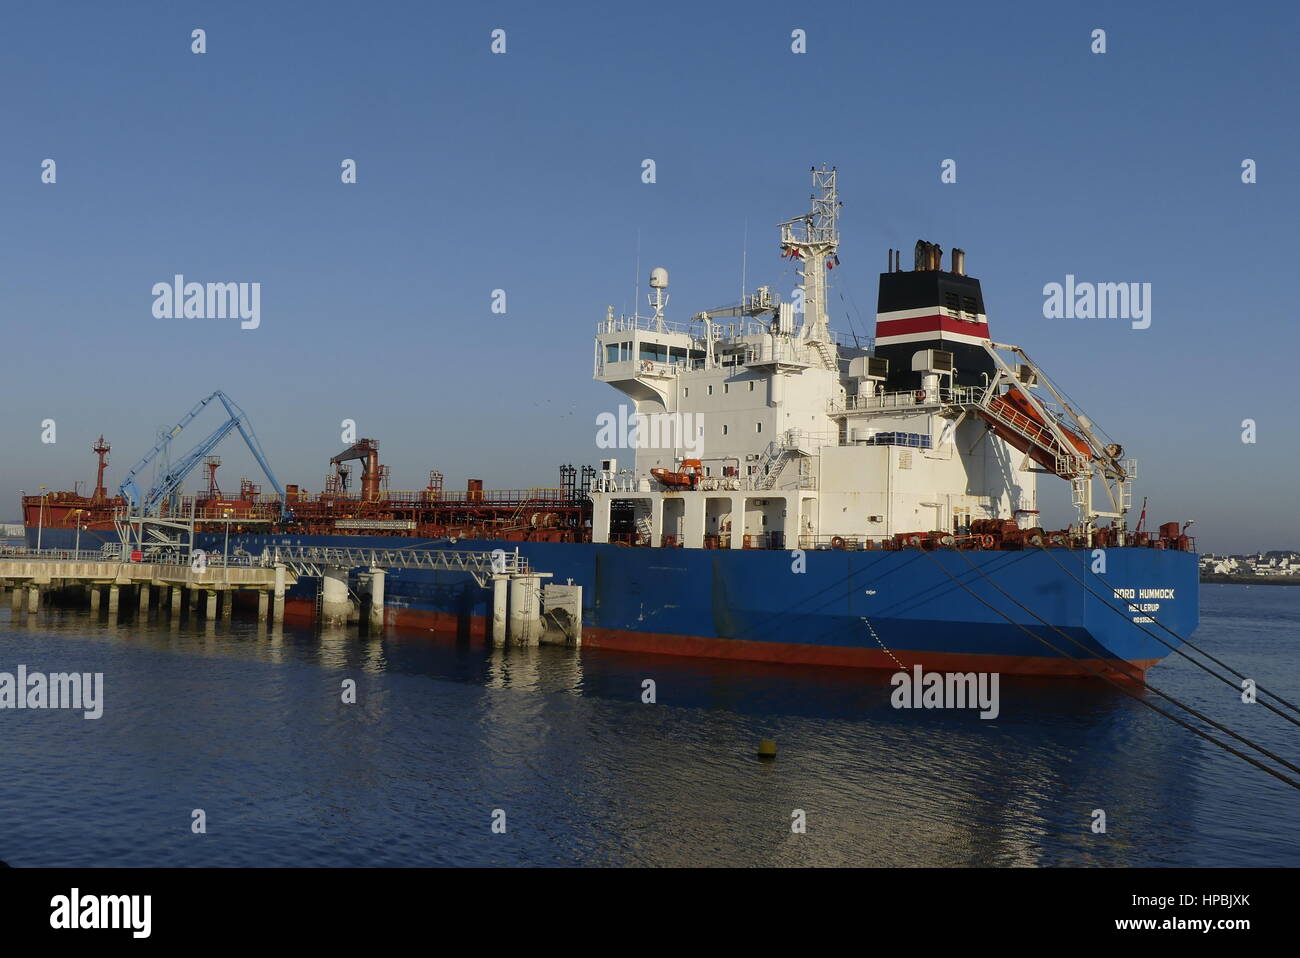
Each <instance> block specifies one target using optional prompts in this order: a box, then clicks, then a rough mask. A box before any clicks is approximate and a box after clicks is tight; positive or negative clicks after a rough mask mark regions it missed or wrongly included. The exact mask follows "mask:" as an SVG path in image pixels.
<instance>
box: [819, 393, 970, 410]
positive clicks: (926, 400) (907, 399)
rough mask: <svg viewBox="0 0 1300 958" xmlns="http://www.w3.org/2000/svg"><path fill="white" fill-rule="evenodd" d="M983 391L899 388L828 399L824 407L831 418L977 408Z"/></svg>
mask: <svg viewBox="0 0 1300 958" xmlns="http://www.w3.org/2000/svg"><path fill="white" fill-rule="evenodd" d="M982 394H983V390H982V389H980V388H979V387H978V386H958V387H957V388H955V389H948V388H946V387H945V388H941V389H928V390H922V389H901V390H897V391H894V392H887V393H870V394H867V395H865V396H850V397H849V398H848V399H847V400H846V401H845V402H839V401H837V400H834V399H832V400H829V401H828V403H827V407H828V409H829V411H830V413H831V414H832V415H834V414H836V413H845V412H857V411H863V410H867V411H869V410H876V409H912V408H915V407H917V406H947V405H956V406H967V405H977V404H978V403H979V400H980V397H981V395H982Z"/></svg>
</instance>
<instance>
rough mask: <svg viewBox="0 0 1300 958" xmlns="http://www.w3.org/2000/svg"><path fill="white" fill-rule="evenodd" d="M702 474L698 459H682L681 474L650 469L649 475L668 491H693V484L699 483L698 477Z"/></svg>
mask: <svg viewBox="0 0 1300 958" xmlns="http://www.w3.org/2000/svg"><path fill="white" fill-rule="evenodd" d="M703 472H704V469H703V467H702V466H701V465H700V460H698V459H683V460H682V469H681V472H673V471H672V470H671V469H664V468H658V469H651V470H650V475H652V476H654V477H655V478H656V479H658V480H659V481H660V482H661V483H663V484H664V485H665V486H667V487H668V488H669V489H694V488H695V484H696V483H697V482H699V481H700V476H701V474H702V473H703Z"/></svg>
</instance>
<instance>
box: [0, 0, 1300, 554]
mask: <svg viewBox="0 0 1300 958" xmlns="http://www.w3.org/2000/svg"><path fill="white" fill-rule="evenodd" d="M990 7H992V8H993V9H990ZM1297 25H1298V21H1297V14H1296V8H1295V6H1294V5H1293V4H1290V3H1281V2H1279V3H1272V4H1252V3H1235V4H1222V3H1213V4H1211V3H1180V4H1173V3H1166V4H1149V5H1137V4H1132V3H1050V4H1049V3H1041V2H1032V3H1030V2H1027V3H1015V4H995V5H989V4H979V3H973V2H966V3H935V2H927V3H919V4H906V3H893V4H866V3H842V4H835V3H826V4H817V5H811V6H804V5H799V4H792V3H764V4H760V3H725V4H723V3H699V2H695V3H678V2H668V3H656V4H610V3H581V4H575V3H560V4H535V3H528V4H524V3H520V4H500V3H492V4H447V3H428V2H419V3H414V2H413V3H385V2H376V3H369V4H333V3H243V2H223V3H219V4H216V3H185V2H168V3H162V2H158V3H148V2H136V3H124V4H103V3H90V2H86V3H52V4H22V5H17V4H11V5H8V6H7V7H6V8H5V10H4V12H3V14H0V91H2V92H0V121H2V125H0V135H2V136H3V143H4V148H3V150H0V223H2V224H3V225H2V226H0V242H2V243H3V259H2V262H3V268H2V269H0V317H3V320H2V322H3V339H2V340H0V356H2V357H3V361H2V363H0V370H2V376H3V378H2V379H0V383H2V388H3V397H4V405H3V409H4V412H3V416H2V417H0V443H2V445H0V449H3V451H4V456H3V460H2V461H3V467H2V468H0V504H2V505H0V518H16V517H17V515H18V507H17V497H18V490H19V489H20V488H25V489H27V490H29V491H31V490H34V489H36V487H37V486H38V485H39V484H45V485H47V486H49V487H50V488H68V487H70V486H71V484H72V482H73V481H74V480H77V479H81V480H90V479H92V478H93V468H92V467H93V457H92V455H91V454H90V451H89V447H90V444H91V442H92V441H93V440H94V438H95V437H96V436H98V435H99V434H100V433H101V432H102V433H104V434H105V435H106V436H107V437H108V438H109V439H110V440H111V441H112V443H113V446H114V453H113V463H112V468H111V473H110V479H111V481H110V486H111V487H115V486H116V484H117V482H118V481H119V480H120V478H121V475H122V472H123V471H124V470H125V469H126V468H128V467H129V466H130V464H131V463H132V462H134V461H135V459H137V458H138V457H139V456H140V455H141V454H142V453H143V452H144V451H145V450H146V449H147V448H148V447H149V446H150V445H151V444H152V440H153V434H154V431H155V430H156V429H157V428H158V427H160V426H164V425H168V424H170V423H172V422H174V421H175V420H176V419H177V418H178V417H179V416H180V415H181V414H182V413H183V412H184V411H185V410H186V409H188V408H189V406H190V405H191V404H192V403H193V402H194V401H196V400H197V399H199V398H201V397H202V396H204V395H207V394H208V393H209V392H211V391H212V390H213V389H217V388H220V389H224V390H226V391H227V392H228V393H230V395H232V396H233V397H234V398H235V399H236V400H237V401H238V402H239V403H240V404H241V405H242V406H243V407H244V408H245V409H246V410H247V411H248V412H249V413H250V415H251V416H252V418H253V421H254V423H255V424H256V427H257V430H258V432H259V434H260V436H261V439H262V442H263V444H264V446H265V447H266V448H267V450H268V452H269V453H270V455H271V459H272V462H273V464H274V466H275V469H276V471H277V472H278V473H279V475H280V478H281V480H282V481H288V482H298V483H300V484H302V485H303V486H305V487H307V488H309V489H311V490H313V491H316V490H319V489H320V487H321V484H322V480H323V476H324V474H325V472H326V467H327V460H328V458H329V457H330V456H331V455H333V454H334V453H336V452H338V451H339V450H340V449H341V448H342V444H341V443H340V441H339V431H340V430H339V423H340V421H341V420H342V419H344V418H351V419H355V420H356V421H357V423H358V429H359V433H360V434H361V435H363V436H373V437H375V438H377V439H379V440H380V442H381V453H382V458H383V460H384V461H385V462H387V463H388V464H389V465H390V466H391V469H392V474H393V481H392V485H393V488H395V489H402V488H418V487H420V486H422V485H423V484H424V481H425V477H426V474H427V471H428V470H429V469H430V468H433V467H437V468H440V469H442V470H443V471H444V472H445V473H446V474H447V476H448V484H449V486H457V485H462V483H463V480H464V479H465V477H466V476H479V477H482V478H483V479H484V480H485V481H486V483H487V485H488V486H489V487H510V486H521V485H541V484H545V485H550V484H553V483H554V482H555V480H556V476H557V472H556V467H557V466H558V464H559V463H561V462H568V461H571V462H578V463H580V462H594V461H595V460H596V459H597V458H598V455H599V453H598V451H597V450H596V448H595V444H594V440H595V417H596V415H597V414H598V413H599V412H601V411H603V410H607V409H612V408H614V406H615V404H616V400H617V398H618V394H617V393H616V392H614V390H612V389H610V388H609V387H607V386H604V385H602V384H600V383H596V382H593V381H592V380H591V356H592V345H591V343H592V335H593V333H594V328H595V324H596V322H597V321H598V320H599V319H600V318H602V316H603V315H604V310H605V306H606V304H613V305H614V306H615V307H616V309H618V310H623V309H625V308H628V309H630V308H631V306H632V295H633V283H634V279H635V266H636V251H637V237H638V233H639V235H640V246H641V267H642V272H647V271H648V270H649V268H650V267H652V266H655V265H663V266H666V267H668V268H669V270H670V271H671V273H672V280H673V285H672V303H671V305H670V308H669V312H670V314H671V316H672V318H675V319H685V318H687V317H688V316H689V315H690V314H691V313H692V312H694V311H697V310H698V309H702V308H707V307H711V306H716V305H719V304H722V303H725V302H729V301H732V300H734V298H735V296H736V294H737V291H738V288H739V285H740V260H741V249H742V239H743V237H744V235H745V229H746V223H748V236H749V242H748V248H749V267H748V278H749V285H750V286H751V287H753V286H756V285H758V284H759V283H761V282H771V283H773V284H774V285H776V286H777V287H778V288H780V289H787V288H788V287H789V286H790V285H791V284H792V282H793V277H792V275H791V272H790V268H789V267H788V266H787V265H786V264H785V263H784V262H783V261H781V260H780V259H778V256H777V244H776V233H775V231H774V230H773V225H774V224H775V223H777V222H779V221H781V220H783V219H787V218H789V217H790V216H793V215H796V214H798V213H800V212H801V211H803V210H804V208H805V206H806V199H807V195H808V182H807V178H806V176H807V170H808V168H809V167H810V166H812V165H813V164H820V163H823V162H825V163H829V164H835V165H837V166H838V167H839V170H840V189H841V194H842V197H843V199H844V201H845V207H844V212H843V220H842V235H843V247H842V250H841V259H842V261H843V269H841V270H836V271H835V273H834V279H835V280H837V281H838V283H839V284H840V285H839V287H838V289H837V290H836V291H834V292H833V293H832V303H833V304H835V306H836V309H835V310H834V311H833V312H834V315H833V316H832V319H833V321H834V322H835V324H836V325H837V326H840V327H844V326H845V325H847V324H846V320H845V315H844V314H845V313H846V312H847V313H848V314H849V315H850V316H851V318H852V320H853V323H854V325H855V326H856V328H857V330H858V331H859V332H860V333H861V332H862V331H863V330H864V328H865V329H866V330H868V331H869V330H870V328H871V325H872V319H873V313H874V309H875V295H876V282H877V274H878V272H879V271H880V270H881V269H882V268H883V264H884V263H885V250H886V248H888V247H890V246H894V247H901V248H903V249H904V250H910V249H911V246H912V244H913V243H914V242H915V241H916V239H917V238H920V237H924V238H926V239H928V240H931V241H934V242H938V243H940V244H942V245H943V246H944V248H945V249H948V248H950V247H951V246H954V245H958V246H961V247H963V248H965V249H966V250H967V268H968V270H969V271H970V272H971V273H972V274H973V275H976V276H978V277H980V278H981V280H982V281H983V283H984V291H985V298H986V302H987V305H988V309H989V314H990V324H991V328H992V331H993V335H994V337H995V338H997V339H999V340H1002V341H1010V342H1016V343H1020V344H1022V345H1024V346H1025V347H1026V348H1027V349H1029V351H1030V353H1031V355H1033V356H1034V358H1035V359H1036V360H1038V361H1039V362H1040V363H1042V364H1043V365H1044V366H1045V367H1046V368H1047V369H1048V370H1049V371H1050V372H1051V373H1052V374H1053V375H1054V376H1055V378H1056V379H1057V380H1059V381H1060V382H1061V383H1062V384H1064V385H1065V387H1066V388H1067V389H1068V390H1069V392H1070V393H1071V394H1072V395H1073V396H1074V397H1075V398H1076V399H1077V400H1079V401H1080V402H1081V403H1082V405H1083V406H1084V408H1085V409H1086V410H1087V411H1088V412H1089V414H1090V415H1091V416H1092V418H1093V419H1094V420H1095V421H1097V422H1098V423H1099V424H1101V425H1103V426H1104V427H1105V428H1106V429H1107V431H1108V432H1109V433H1110V434H1112V435H1113V436H1114V437H1115V438H1117V439H1119V440H1120V441H1121V442H1123V443H1124V444H1125V445H1126V447H1127V449H1128V450H1129V452H1130V454H1132V455H1134V456H1136V457H1137V458H1138V459H1139V462H1140V467H1139V469H1140V471H1139V476H1140V481H1139V483H1138V486H1137V497H1138V501H1139V502H1140V500H1141V497H1142V496H1143V495H1149V496H1150V497H1151V499H1152V507H1151V509H1152V518H1154V519H1157V520H1161V519H1172V518H1180V519H1187V518H1195V519H1196V520H1197V526H1196V527H1195V528H1194V531H1195V532H1196V533H1198V534H1199V536H1200V544H1201V547H1202V548H1203V549H1207V550H1225V549H1226V550H1232V551H1238V550H1246V549H1255V548H1277V547H1283V546H1297V547H1300V518H1297V511H1296V508H1295V504H1294V497H1293V491H1294V489H1295V487H1296V485H1297V477H1298V476H1300V453H1298V452H1297V438H1298V437H1297V433H1298V432H1300V430H1298V429H1297V426H1296V419H1295V415H1296V414H1295V405H1296V390H1295V386H1294V367H1295V361H1296V357H1297V354H1300V332H1297V319H1296V318H1295V316H1294V315H1293V314H1294V311H1295V304H1296V272H1297V270H1296V261H1297V259H1298V258H1300V248H1298V247H1300V244H1298V243H1297V237H1296V229H1295V223H1296V215H1297V210H1300V203H1298V202H1297V200H1298V199H1300V190H1298V188H1297V170H1298V169H1300V156H1298V151H1297V145H1298V136H1297V131H1296V115H1297V109H1296V107H1297V82H1296V81H1297V73H1298V72H1300V70H1298V69H1297V66H1296V62H1297V58H1296V56H1295V44H1296V40H1297V32H1298V31H1297ZM196 27H201V28H203V29H205V30H206V31H207V44H208V52H207V53H206V54H204V55H201V56H199V55H195V54H192V53H191V52H190V43H191V41H190V32H191V30H193V29H194V28H196ZM498 27H499V28H502V29H505V30H506V31H507V43H508V52H507V53H506V54H505V55H504V56H494V55H492V54H491V53H490V51H489V42H490V38H489V34H490V31H491V30H492V29H494V28H498ZM796 28H801V29H804V30H806V31H807V36H808V40H807V43H808V52H807V53H806V54H804V55H795V54H793V53H791V52H790V42H791V40H790V34H791V31H792V30H794V29H796ZM1094 28H1102V29H1105V30H1106V32H1107V47H1108V51H1107V52H1106V53H1105V54H1104V55H1095V54H1093V53H1091V52H1090V43H1091V41H1090V34H1091V31H1092V30H1093V29H1094ZM47 157H49V158H53V159H55V160H56V162H57V164H58V167H57V170H58V182H57V184H55V185H46V184H42V183H41V182H40V166H41V162H42V160H44V159H45V158H47ZM647 157H649V158H653V159H654V160H655V161H656V163H657V167H658V182H657V183H655V184H654V185H645V184H643V183H642V182H641V178H640V173H641V161H642V159H643V158H647ZM344 158H353V159H355V160H356V161H357V163H358V168H359V177H358V178H359V182H358V184H356V185H346V186H345V185H343V184H341V183H340V180H339V173H340V163H341V161H342V160H343V159H344ZM945 158H953V159H955V160H956V161H957V163H958V182H957V183H956V184H943V183H941V182H940V177H939V172H940V163H941V162H942V161H943V160H944V159H945ZM1244 158H1251V159H1254V160H1256V161H1257V163H1258V178H1259V182H1258V183H1256V184H1254V185H1244V184H1242V182H1241V177H1240V172H1241V162H1242V160H1243V159H1244ZM175 273H183V274H185V276H186V277H187V278H189V279H192V280H198V281H203V282H207V281H246V282H252V281H256V282H260V283H261V284H262V320H261V327H260V328H259V329H256V330H241V329H240V328H239V326H238V323H237V322H233V321H228V320H227V321H221V320H193V319H191V320H185V319H170V320H166V319H155V318H154V317H153V315H152V311H151V307H152V302H153V298H152V295H151V293H150V289H151V287H152V286H153V284H154V283H157V282H166V281H169V280H170V278H171V277H172V275H173V274H175ZM1067 273H1072V274H1074V275H1075V276H1077V277H1078V278H1079V279H1080V280H1088V281H1093V282H1149V283H1151V284H1152V287H1153V293H1152V298H1153V304H1152V305H1153V320H1152V325H1151V327H1150V328H1149V329H1146V330H1134V329H1131V328H1130V326H1129V324H1128V323H1127V322H1124V321H1121V320H1077V319H1076V320H1065V319H1060V320H1048V319H1044V318H1043V315H1042V305H1043V293H1042V289H1043V286H1044V284H1046V283H1050V282H1061V281H1063V280H1064V278H1065V275H1066V274H1067ZM496 288H503V289H505V290H506V291H507V296H508V312H507V314H506V315H504V316H500V315H494V314H493V313H492V312H491V311H490V294H491V291H492V290H493V289H496ZM642 289H643V291H644V283H643V284H642ZM841 294H842V295H843V300H842V301H841V299H840V296H841ZM47 418H52V419H54V420H56V422H57V428H58V433H57V439H58V441H57V442H56V443H55V444H53V445H47V444H42V443H41V442H40V432H41V430H40V423H41V421H42V420H44V419H47ZM1246 418H1252V419H1255V420H1256V421H1257V423H1258V442H1257V443H1256V444H1255V445H1244V444H1243V443H1242V442H1241V422H1242V420H1243V419H1246ZM225 454H226V458H227V462H228V466H227V467H226V468H225V469H223V475H224V477H225V480H226V484H227V485H228V486H230V487H233V486H234V485H235V483H236V480H237V478H238V476H239V475H240V474H241V473H243V474H251V471H250V470H251V468H252V467H251V464H250V462H249V460H248V457H247V456H246V455H242V454H241V453H239V452H238V450H237V449H236V447H235V446H234V445H232V444H229V443H228V444H227V447H226V449H225ZM1045 481H1046V480H1045ZM191 484H193V483H191ZM1045 500H1046V501H1047V502H1048V503H1049V504H1052V503H1054V504H1060V503H1064V502H1065V498H1064V494H1063V490H1060V489H1057V490H1055V495H1054V496H1050V497H1048V496H1045ZM1055 516H1056V518H1057V519H1058V520H1059V521H1060V522H1064V521H1066V519H1067V513H1066V510H1064V509H1056V511H1055Z"/></svg>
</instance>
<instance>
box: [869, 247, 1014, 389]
mask: <svg viewBox="0 0 1300 958" xmlns="http://www.w3.org/2000/svg"><path fill="white" fill-rule="evenodd" d="M914 263H915V269H913V270H911V271H909V272H900V271H896V270H890V271H889V272H886V273H881V274H880V295H879V297H878V299H877V305H876V348H875V354H876V355H877V356H879V357H881V358H882V359H888V360H889V380H888V381H887V382H886V384H885V388H886V389H887V390H889V391H891V392H893V391H896V390H905V389H910V390H914V389H920V388H921V374H920V373H919V372H915V371H913V368H912V367H913V362H912V359H913V356H914V355H915V354H916V353H919V352H923V351H925V350H946V351H948V352H950V353H952V355H953V366H954V369H955V371H954V375H953V381H954V384H955V385H960V386H980V385H984V384H986V383H987V382H988V380H989V379H990V378H992V376H993V374H994V372H995V367H994V363H993V359H992V358H991V357H990V356H989V354H988V352H987V351H986V350H985V349H984V345H983V344H984V343H986V342H988V341H989V328H988V317H987V316H986V315H985V313H984V294H983V292H982V291H981V290H980V282H979V280H977V279H975V278H973V277H970V276H967V275H966V253H965V251H964V250H960V249H954V250H953V251H952V267H953V268H952V271H951V272H945V271H944V269H943V249H942V248H941V247H940V246H939V245H938V244H937V243H929V242H926V241H925V240H918V241H917V244H916V248H915V252H914Z"/></svg>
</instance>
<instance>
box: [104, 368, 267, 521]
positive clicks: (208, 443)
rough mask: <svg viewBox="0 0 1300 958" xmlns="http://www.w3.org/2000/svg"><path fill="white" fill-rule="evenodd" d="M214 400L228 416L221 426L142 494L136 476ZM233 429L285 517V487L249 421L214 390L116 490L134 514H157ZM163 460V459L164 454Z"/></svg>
mask: <svg viewBox="0 0 1300 958" xmlns="http://www.w3.org/2000/svg"><path fill="white" fill-rule="evenodd" d="M213 400H218V401H220V403H221V405H222V406H224V407H225V410H226V413H227V418H226V420H225V422H223V423H222V424H221V425H220V426H218V427H217V428H216V429H215V430H213V431H212V433H210V434H209V435H208V436H207V438H205V439H204V440H203V441H202V442H200V443H199V444H198V445H197V446H195V447H194V448H193V449H191V450H190V451H189V452H188V453H186V454H185V455H184V456H182V457H181V458H180V459H179V460H178V461H177V462H175V463H174V464H171V465H167V466H165V467H164V468H163V470H162V472H163V475H162V476H155V480H154V484H153V487H152V488H151V489H150V490H149V491H148V492H146V493H143V494H142V493H141V491H140V487H139V485H138V484H137V483H136V477H137V476H139V475H140V473H141V472H142V471H143V470H144V469H145V468H146V467H147V466H149V464H150V463H153V462H154V461H155V460H156V459H158V457H159V456H160V455H163V454H164V453H166V452H167V450H168V447H169V446H170V445H171V441H172V440H173V439H175V438H176V437H177V436H179V435H180V434H181V432H182V431H183V430H184V429H185V427H186V426H188V425H189V424H190V423H191V422H193V421H194V419H195V417H197V416H198V415H199V413H201V412H203V410H204V409H206V408H207V407H208V406H209V405H210V404H211V403H212V402H213ZM236 429H238V430H239V434H240V435H241V436H242V437H243V438H244V443H245V444H246V445H247V446H248V449H249V452H251V453H252V454H253V457H254V458H255V459H256V460H257V464H258V465H259V466H261V467H262V472H263V473H264V474H265V475H266V478H267V480H268V481H269V482H270V483H271V485H272V487H274V489H275V491H276V493H277V494H278V495H279V497H280V516H281V518H285V517H287V515H288V509H287V507H286V505H285V495H284V489H283V488H281V486H280V483H279V481H278V480H277V479H276V478H275V474H274V473H273V472H272V471H271V465H270V463H268V462H267V461H266V454H265V453H264V452H262V446H261V444H260V443H259V442H258V441H257V436H256V434H255V433H254V432H253V426H252V424H251V423H250V422H249V421H248V416H247V415H246V414H245V413H244V411H243V410H242V409H240V408H239V407H238V406H237V405H235V403H234V401H233V400H232V399H231V398H230V397H229V396H227V395H226V394H225V393H223V392H222V391H221V390H219V389H218V390H217V391H216V392H214V393H213V394H212V395H211V396H208V397H207V398H206V399H203V400H201V401H200V402H199V403H198V404H196V405H195V406H194V408H193V409H191V410H190V411H189V412H187V413H186V414H185V415H184V416H183V417H182V418H181V420H180V422H178V423H177V424H176V425H175V426H173V427H172V428H171V429H169V430H168V431H167V433H166V434H165V435H164V436H163V437H162V438H161V439H159V440H158V442H157V443H156V444H155V445H154V447H153V448H152V449H150V450H149V451H148V452H147V453H146V454H145V456H144V458H143V459H141V460H140V461H139V462H137V463H136V464H135V465H134V466H132V467H131V471H130V472H128V473H127V474H126V478H125V479H123V480H122V484H121V486H119V487H118V490H119V491H120V492H121V493H122V496H123V498H124V499H125V500H126V501H127V503H128V505H129V506H130V509H131V511H132V512H133V513H135V514H137V515H139V516H142V517H151V516H157V515H159V514H160V512H161V511H162V508H163V506H164V504H167V503H171V504H173V505H174V503H175V500H176V498H177V496H179V494H180V488H181V483H182V482H184V481H185V477H186V476H188V475H189V474H190V472H192V471H193V470H194V469H195V468H196V467H197V466H198V465H199V463H201V462H203V460H204V457H206V456H207V455H208V454H209V453H211V452H212V450H213V449H215V448H216V447H217V445H218V444H219V443H220V442H221V440H223V439H225V438H226V436H228V435H230V434H231V433H232V432H234V431H235V430H236ZM162 461H163V462H165V461H166V457H165V456H164V459H163V460H162Z"/></svg>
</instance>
